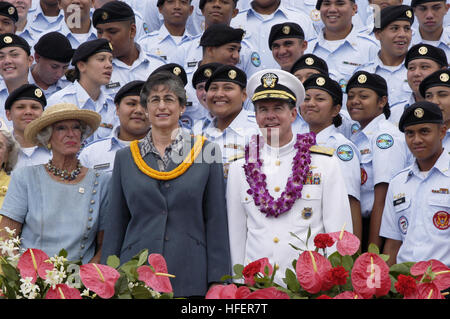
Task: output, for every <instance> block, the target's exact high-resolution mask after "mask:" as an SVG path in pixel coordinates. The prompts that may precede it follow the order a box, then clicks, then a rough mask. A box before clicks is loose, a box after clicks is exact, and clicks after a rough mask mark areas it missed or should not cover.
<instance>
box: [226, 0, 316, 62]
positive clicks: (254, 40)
mask: <svg viewBox="0 0 450 319" xmlns="http://www.w3.org/2000/svg"><path fill="white" fill-rule="evenodd" d="M285 22H295V23H297V24H298V25H300V26H301V27H302V29H303V32H304V33H305V40H306V41H310V40H312V39H314V38H316V37H317V33H316V31H315V30H314V27H313V25H312V23H311V21H310V20H309V19H308V16H307V15H306V14H304V13H303V12H301V11H294V10H292V9H289V8H286V6H285V5H283V2H281V3H280V5H279V7H278V8H277V9H276V10H275V12H274V13H272V14H270V15H261V14H259V13H257V12H256V11H255V10H253V8H251V7H250V8H249V9H247V10H244V11H241V12H240V13H239V14H238V15H237V16H236V17H234V18H233V19H232V20H231V23H230V25H231V26H232V27H233V28H240V29H243V30H245V38H244V39H245V40H246V41H247V42H249V43H250V44H251V46H252V47H253V49H255V51H256V53H257V55H256V54H254V56H252V63H255V64H259V65H260V66H261V68H262V69H271V68H272V69H279V68H280V66H279V65H278V63H277V62H276V61H275V59H274V57H273V55H272V51H271V50H270V48H269V35H270V29H271V28H272V26H274V25H275V24H279V23H285ZM258 56H259V61H258V59H257V58H258ZM259 65H257V66H259Z"/></svg>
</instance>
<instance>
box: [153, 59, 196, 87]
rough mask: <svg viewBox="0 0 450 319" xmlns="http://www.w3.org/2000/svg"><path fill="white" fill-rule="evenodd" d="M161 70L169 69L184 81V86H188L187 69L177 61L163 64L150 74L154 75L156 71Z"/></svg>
mask: <svg viewBox="0 0 450 319" xmlns="http://www.w3.org/2000/svg"><path fill="white" fill-rule="evenodd" d="M161 71H168V72H170V73H173V74H175V75H176V76H178V77H179V78H180V80H181V81H182V82H183V84H184V86H186V84H187V75H186V71H185V70H184V68H183V67H182V66H181V65H179V64H177V63H168V64H164V65H161V66H160V67H159V68H157V69H156V70H155V71H153V72H152V73H151V74H150V76H152V75H153V74H155V73H158V72H161ZM150 76H149V77H150Z"/></svg>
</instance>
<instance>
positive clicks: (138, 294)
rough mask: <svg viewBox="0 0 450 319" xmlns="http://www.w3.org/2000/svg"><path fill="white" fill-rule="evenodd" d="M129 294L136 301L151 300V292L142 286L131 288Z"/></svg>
mask: <svg viewBox="0 0 450 319" xmlns="http://www.w3.org/2000/svg"><path fill="white" fill-rule="evenodd" d="M131 294H132V295H133V297H134V298H136V299H153V297H152V294H151V292H150V291H149V290H148V289H147V288H145V287H143V286H136V287H133V289H132V291H131Z"/></svg>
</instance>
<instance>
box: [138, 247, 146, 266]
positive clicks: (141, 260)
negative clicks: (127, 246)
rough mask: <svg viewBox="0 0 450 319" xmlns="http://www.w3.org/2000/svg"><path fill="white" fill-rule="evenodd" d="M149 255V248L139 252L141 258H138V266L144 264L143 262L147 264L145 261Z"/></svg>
mask: <svg viewBox="0 0 450 319" xmlns="http://www.w3.org/2000/svg"><path fill="white" fill-rule="evenodd" d="M147 257H148V250H147V249H145V250H144V251H142V252H141V253H140V254H139V260H138V263H137V266H138V267H139V266H142V265H143V264H145V262H146V261H147Z"/></svg>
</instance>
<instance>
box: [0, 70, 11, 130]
mask: <svg viewBox="0 0 450 319" xmlns="http://www.w3.org/2000/svg"><path fill="white" fill-rule="evenodd" d="M8 96H9V92H8V88H7V87H6V83H5V81H4V80H3V78H0V117H1V118H2V120H3V122H5V124H6V126H7V127H8V128H9V129H10V130H12V128H13V122H12V121H10V120H8V118H7V117H6V110H5V102H6V99H7V98H8Z"/></svg>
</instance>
